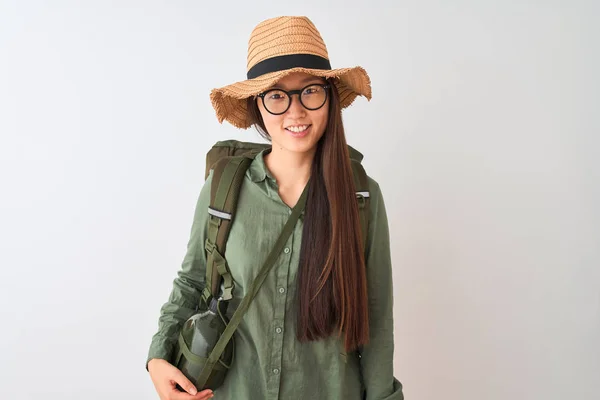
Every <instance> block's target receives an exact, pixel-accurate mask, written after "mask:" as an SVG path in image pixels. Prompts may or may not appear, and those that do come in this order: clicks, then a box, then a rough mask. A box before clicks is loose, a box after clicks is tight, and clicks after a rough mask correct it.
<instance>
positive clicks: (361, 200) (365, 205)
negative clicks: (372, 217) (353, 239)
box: [351, 159, 370, 249]
mask: <svg viewBox="0 0 600 400" xmlns="http://www.w3.org/2000/svg"><path fill="white" fill-rule="evenodd" d="M351 163H352V172H353V175H354V186H355V187H356V199H357V201H358V215H359V217H360V226H361V228H362V242H363V249H366V244H367V235H368V233H369V203H370V201H369V199H370V193H369V179H368V177H367V173H366V172H365V168H364V167H363V166H362V164H361V163H360V161H358V160H354V159H353V160H351Z"/></svg>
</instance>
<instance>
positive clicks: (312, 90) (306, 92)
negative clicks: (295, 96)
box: [302, 86, 322, 95]
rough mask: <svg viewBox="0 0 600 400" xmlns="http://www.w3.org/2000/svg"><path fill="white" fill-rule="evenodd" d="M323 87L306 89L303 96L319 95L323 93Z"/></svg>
mask: <svg viewBox="0 0 600 400" xmlns="http://www.w3.org/2000/svg"><path fill="white" fill-rule="evenodd" d="M321 89H322V88H321V86H309V87H307V88H306V89H304V92H303V93H302V94H305V95H310V94H315V93H319V92H320V91H321Z"/></svg>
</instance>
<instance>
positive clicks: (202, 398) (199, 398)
mask: <svg viewBox="0 0 600 400" xmlns="http://www.w3.org/2000/svg"><path fill="white" fill-rule="evenodd" d="M213 396H214V394H213V391H212V390H210V389H206V390H203V391H201V392H198V394H197V395H195V396H193V397H192V399H193V400H208V399H210V398H212V397H213Z"/></svg>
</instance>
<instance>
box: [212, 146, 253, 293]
mask: <svg viewBox="0 0 600 400" xmlns="http://www.w3.org/2000/svg"><path fill="white" fill-rule="evenodd" d="M251 162H252V157H250V156H248V155H242V156H234V157H225V158H222V159H220V160H219V161H217V162H216V163H215V164H214V168H213V177H212V183H211V191H210V206H209V207H208V214H209V216H208V232H207V237H206V243H205V249H206V285H205V287H204V290H203V292H202V299H203V300H204V301H205V302H206V304H210V300H211V299H212V298H213V297H215V298H216V297H217V296H218V295H219V288H220V286H221V279H220V277H222V278H223V281H224V291H223V295H222V298H223V300H229V299H231V298H232V291H233V279H232V278H231V274H230V273H229V268H228V267H227V262H226V260H225V256H224V254H225V247H226V245H227V238H228V236H229V230H230V229H231V224H232V222H233V218H234V215H235V209H236V206H237V201H238V197H239V194H240V189H241V187H242V183H243V181H244V175H245V173H246V170H247V169H248V166H249V165H250V163H251Z"/></svg>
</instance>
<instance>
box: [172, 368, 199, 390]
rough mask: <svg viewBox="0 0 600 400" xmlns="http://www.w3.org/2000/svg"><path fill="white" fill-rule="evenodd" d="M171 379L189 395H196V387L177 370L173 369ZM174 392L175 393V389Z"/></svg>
mask: <svg viewBox="0 0 600 400" xmlns="http://www.w3.org/2000/svg"><path fill="white" fill-rule="evenodd" d="M172 379H173V380H174V381H175V383H177V384H179V386H181V388H182V389H183V390H185V391H186V392H187V393H189V394H190V395H192V396H195V395H196V394H197V393H198V390H197V389H196V386H194V384H193V383H192V382H191V381H190V380H189V379H188V378H187V377H186V376H185V375H184V374H183V372H181V371H180V370H179V369H177V368H175V370H174V371H173V378H172ZM175 390H176V391H177V389H175Z"/></svg>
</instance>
